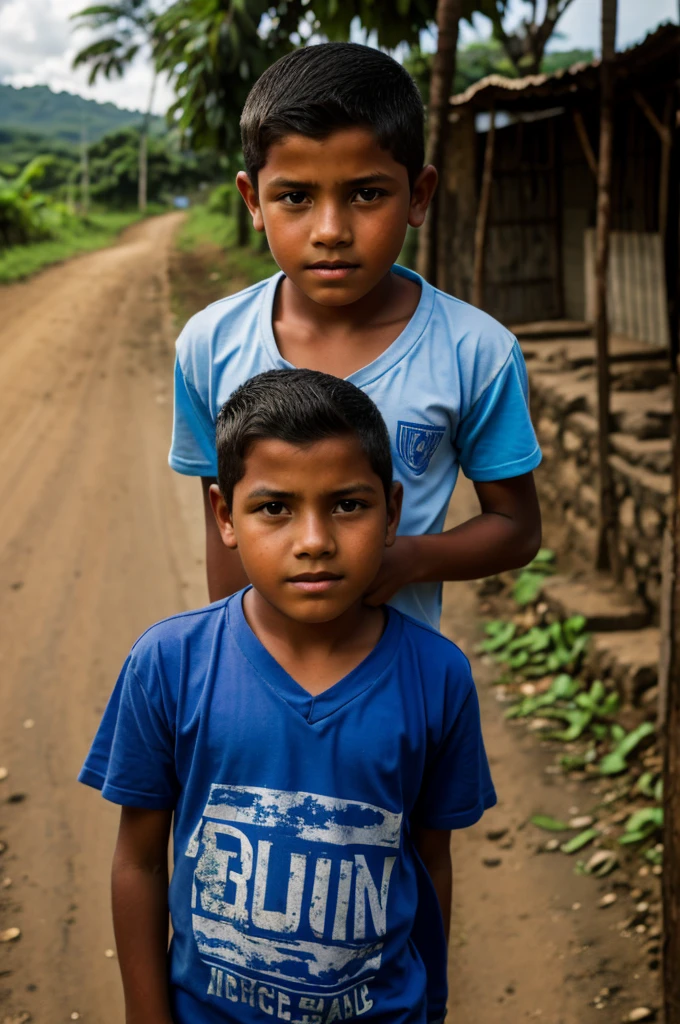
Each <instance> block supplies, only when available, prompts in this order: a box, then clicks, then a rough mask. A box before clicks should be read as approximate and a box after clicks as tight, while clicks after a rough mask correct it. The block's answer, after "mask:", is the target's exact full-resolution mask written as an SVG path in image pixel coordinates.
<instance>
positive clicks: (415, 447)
mask: <svg viewBox="0 0 680 1024" xmlns="http://www.w3.org/2000/svg"><path fill="white" fill-rule="evenodd" d="M444 429H445V428H444V427H432V426H430V425H429V424H428V423H404V422H403V420H399V422H398V423H397V451H398V452H399V455H400V457H401V459H402V461H403V462H405V463H406V465H407V466H408V468H409V469H410V470H411V472H412V473H414V474H415V476H421V474H423V473H424V472H425V470H426V469H427V467H428V466H429V465H430V459H431V458H432V456H433V455H434V453H435V452H436V450H437V448H438V447H439V443H440V441H441V439H442V437H443V436H444Z"/></svg>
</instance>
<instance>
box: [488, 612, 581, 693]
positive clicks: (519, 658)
mask: <svg viewBox="0 0 680 1024" xmlns="http://www.w3.org/2000/svg"><path fill="white" fill-rule="evenodd" d="M585 625H586V620H585V618H584V617H583V616H582V615H573V616H571V618H569V619H566V620H565V621H564V622H552V623H551V624H550V625H548V626H532V627H531V628H530V629H528V630H527V631H526V632H524V633H520V634H519V635H518V629H517V626H516V624H515V623H514V622H505V621H503V620H502V619H497V620H495V621H493V622H490V623H488V624H487V626H486V634H487V637H486V639H485V640H484V641H482V643H481V644H480V645H479V647H478V650H479V651H480V652H482V653H485V654H492V655H493V656H494V658H495V660H496V661H497V662H498V663H499V664H500V665H506V666H507V667H508V669H510V670H511V671H512V672H520V671H521V674H522V675H523V676H524V677H525V678H536V677H539V676H544V675H547V674H549V673H553V672H562V671H565V670H568V671H570V672H573V671H576V670H577V669H578V667H579V665H580V663H581V660H582V657H583V654H584V652H585V650H586V648H587V646H588V641H589V636H588V634H587V633H585V632H584V629H585Z"/></svg>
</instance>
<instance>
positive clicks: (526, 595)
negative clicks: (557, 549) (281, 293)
mask: <svg viewBox="0 0 680 1024" xmlns="http://www.w3.org/2000/svg"><path fill="white" fill-rule="evenodd" d="M554 562H555V553H554V551H550V550H549V548H541V549H540V551H539V552H538V554H537V555H536V557H535V558H534V559H533V561H532V562H530V563H529V565H528V566H527V567H526V569H523V570H522V572H521V573H520V574H519V576H518V577H517V579H516V580H515V585H514V587H513V590H512V596H513V597H514V599H515V601H516V602H517V604H518V605H520V607H523V606H524V605H527V604H531V603H532V601H535V600H536V598H537V597H538V595H539V594H540V592H541V587H542V586H543V582H544V580H545V578H546V576H552V575H553V574H554V572H555V565H554Z"/></svg>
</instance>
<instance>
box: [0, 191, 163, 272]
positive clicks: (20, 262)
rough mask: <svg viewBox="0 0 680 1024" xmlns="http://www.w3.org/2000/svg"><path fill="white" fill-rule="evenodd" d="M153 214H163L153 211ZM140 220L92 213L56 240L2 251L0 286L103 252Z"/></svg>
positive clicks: (130, 213) (131, 213)
mask: <svg viewBox="0 0 680 1024" xmlns="http://www.w3.org/2000/svg"><path fill="white" fill-rule="evenodd" d="M152 212H154V213H155V212H160V211H159V210H155V209H154V210H153V211H152ZM140 219H141V214H140V213H139V212H138V211H137V210H126V211H122V212H121V211H116V212H112V211H104V212H97V213H92V214H91V215H90V216H89V217H88V219H87V221H86V222H77V223H75V224H74V225H73V227H68V228H64V229H62V230H61V231H60V232H59V235H58V236H57V237H56V238H49V239H46V240H45V241H44V242H33V243H31V244H30V245H13V246H10V247H9V248H8V249H0V284H9V283H10V282H11V281H18V280H20V279H21V278H24V277H29V276H30V275H31V274H35V273H36V271H38V270H42V269H43V267H47V266H49V265H50V264H51V263H61V262H62V261H63V260H66V259H68V258H69V256H74V255H75V254H76V253H79V252H91V251H92V250H93V249H102V248H103V247H104V246H106V245H110V244H111V243H112V242H114V241H115V240H116V238H117V237H118V235H119V234H120V232H121V231H122V230H123V228H126V227H128V226H129V225H130V224H134V223H135V222H136V221H138V220H140Z"/></svg>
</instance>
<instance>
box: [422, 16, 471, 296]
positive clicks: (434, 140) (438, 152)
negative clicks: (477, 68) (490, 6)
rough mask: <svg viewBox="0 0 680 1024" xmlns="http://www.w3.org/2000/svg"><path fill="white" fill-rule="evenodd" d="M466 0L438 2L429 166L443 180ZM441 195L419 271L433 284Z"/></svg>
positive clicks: (427, 226)
mask: <svg viewBox="0 0 680 1024" xmlns="http://www.w3.org/2000/svg"><path fill="white" fill-rule="evenodd" d="M461 11H462V0H437V52H436V53H435V55H434V60H433V62H432V77H431V78H430V103H429V107H428V111H427V148H426V151H425V163H426V164H434V166H435V167H436V168H437V171H438V172H439V178H440V181H441V180H443V174H444V153H445V152H446V136H447V132H448V127H449V98H450V96H451V89H452V88H453V79H454V77H455V74H456V47H457V46H458V23H459V21H460V16H461ZM438 207H439V201H438V192H435V194H434V196H433V197H432V203H431V204H430V209H429V212H428V215H427V217H426V218H425V223H424V224H423V226H422V228H421V229H420V242H419V245H418V259H417V268H418V273H420V274H421V275H422V276H423V277H424V278H426V279H427V280H428V281H430V282H431V283H432V284H434V285H436V283H437V230H438V212H437V211H438Z"/></svg>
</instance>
